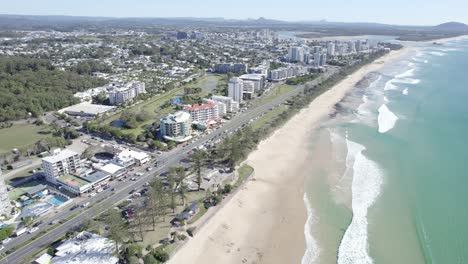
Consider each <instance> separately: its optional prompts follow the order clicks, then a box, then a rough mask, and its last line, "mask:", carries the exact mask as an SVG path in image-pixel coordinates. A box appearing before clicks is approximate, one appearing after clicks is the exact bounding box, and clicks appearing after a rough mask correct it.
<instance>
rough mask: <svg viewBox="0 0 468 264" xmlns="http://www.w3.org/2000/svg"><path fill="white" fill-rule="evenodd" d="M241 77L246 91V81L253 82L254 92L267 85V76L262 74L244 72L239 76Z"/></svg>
mask: <svg viewBox="0 0 468 264" xmlns="http://www.w3.org/2000/svg"><path fill="white" fill-rule="evenodd" d="M239 79H241V80H242V81H244V91H245V85H246V84H245V83H246V82H252V83H253V85H254V92H258V91H260V90H262V89H263V87H264V86H265V77H264V75H262V74H244V75H241V76H239Z"/></svg>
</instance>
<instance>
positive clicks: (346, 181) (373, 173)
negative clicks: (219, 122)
mask: <svg viewBox="0 0 468 264" xmlns="http://www.w3.org/2000/svg"><path fill="white" fill-rule="evenodd" d="M367 79H368V85H366V86H365V87H356V88H355V89H353V90H352V91H351V92H350V93H349V94H348V95H347V96H346V98H345V99H344V100H343V101H342V102H340V103H339V107H337V109H339V113H338V114H337V115H336V117H334V118H332V119H330V120H329V121H328V122H326V123H325V124H324V125H323V126H322V127H321V128H319V129H318V131H317V133H314V135H311V142H310V145H311V153H312V154H311V157H310V158H311V165H310V172H311V173H310V175H311V177H310V178H309V179H307V186H306V195H305V199H306V202H305V204H306V206H307V208H308V215H309V218H308V221H307V223H306V226H305V235H306V238H307V239H306V240H307V241H308V243H307V252H306V254H305V257H304V259H303V262H302V263H340V264H341V263H343V264H345V263H468V207H466V202H467V201H468V191H467V190H468V139H467V138H466V136H467V135H468V40H457V41H451V42H448V43H446V44H444V45H442V46H435V45H430V44H426V45H421V44H420V45H419V46H418V48H417V49H416V50H414V51H411V52H410V53H409V54H407V55H405V56H404V57H402V58H401V59H400V60H398V61H395V62H392V63H391V64H388V65H386V66H385V67H384V68H383V69H381V70H379V71H378V72H376V73H372V74H370V75H369V76H367Z"/></svg>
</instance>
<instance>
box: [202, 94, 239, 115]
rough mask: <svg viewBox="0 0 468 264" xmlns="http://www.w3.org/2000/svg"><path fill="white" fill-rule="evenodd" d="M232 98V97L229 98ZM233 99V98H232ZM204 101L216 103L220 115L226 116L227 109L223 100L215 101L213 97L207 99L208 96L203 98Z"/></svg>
mask: <svg viewBox="0 0 468 264" xmlns="http://www.w3.org/2000/svg"><path fill="white" fill-rule="evenodd" d="M228 98H229V97H228ZM229 99H231V98H229ZM231 100H232V99H231ZM203 103H204V104H206V103H210V104H215V105H217V106H218V115H219V116H220V117H222V116H224V115H225V114H226V113H227V110H226V104H225V103H223V102H218V101H215V100H212V99H207V98H204V99H203Z"/></svg>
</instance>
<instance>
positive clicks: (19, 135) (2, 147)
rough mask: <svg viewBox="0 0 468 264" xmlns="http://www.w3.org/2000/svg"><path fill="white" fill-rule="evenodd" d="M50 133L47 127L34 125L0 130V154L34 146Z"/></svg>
mask: <svg viewBox="0 0 468 264" xmlns="http://www.w3.org/2000/svg"><path fill="white" fill-rule="evenodd" d="M48 133H49V131H48V130H47V129H46V128H45V127H43V126H36V125H33V124H18V125H13V126H12V127H9V128H3V129H0V154H1V153H6V152H9V151H11V150H12V149H14V148H22V147H25V146H28V145H31V144H34V143H35V142H37V141H38V140H40V139H41V138H44V137H46V136H47V134H48Z"/></svg>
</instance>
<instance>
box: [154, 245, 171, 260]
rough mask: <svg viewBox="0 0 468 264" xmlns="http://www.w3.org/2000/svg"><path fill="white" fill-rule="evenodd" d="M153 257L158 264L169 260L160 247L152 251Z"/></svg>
mask: <svg viewBox="0 0 468 264" xmlns="http://www.w3.org/2000/svg"><path fill="white" fill-rule="evenodd" d="M154 257H155V258H156V259H157V260H158V261H160V262H162V263H164V262H166V261H168V260H169V254H168V253H167V252H166V251H164V249H163V248H162V247H158V248H157V249H156V250H155V251H154Z"/></svg>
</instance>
